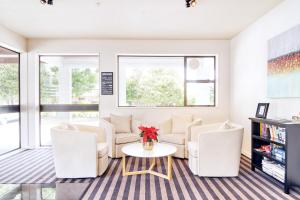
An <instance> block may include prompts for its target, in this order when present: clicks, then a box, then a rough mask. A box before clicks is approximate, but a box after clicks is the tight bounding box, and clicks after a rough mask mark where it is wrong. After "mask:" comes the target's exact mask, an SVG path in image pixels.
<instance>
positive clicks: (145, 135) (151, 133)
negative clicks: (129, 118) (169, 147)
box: [138, 126, 158, 150]
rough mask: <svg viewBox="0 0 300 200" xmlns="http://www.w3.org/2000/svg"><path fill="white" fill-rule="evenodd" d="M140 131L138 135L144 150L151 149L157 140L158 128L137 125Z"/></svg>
mask: <svg viewBox="0 0 300 200" xmlns="http://www.w3.org/2000/svg"><path fill="white" fill-rule="evenodd" d="M138 128H139V129H140V131H141V133H140V137H141V141H142V142H143V148H144V149H145V150H152V149H153V146H154V141H156V142H157V141H158V140H157V135H158V134H157V131H158V129H157V128H155V127H153V126H151V127H146V126H139V127H138Z"/></svg>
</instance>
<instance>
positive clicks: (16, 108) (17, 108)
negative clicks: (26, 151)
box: [0, 46, 22, 156]
mask: <svg viewBox="0 0 300 200" xmlns="http://www.w3.org/2000/svg"><path fill="white" fill-rule="evenodd" d="M0 48H2V49H6V50H8V51H11V52H13V53H15V54H17V56H18V99H19V104H18V105H0V114H10V113H18V115H19V120H18V121H19V147H18V148H16V149H12V150H10V151H7V152H5V153H2V154H0V156H1V155H5V154H7V153H10V152H12V151H15V150H18V149H20V148H21V137H22V135H21V53H20V52H17V51H14V50H12V49H9V48H6V47H3V46H0Z"/></svg>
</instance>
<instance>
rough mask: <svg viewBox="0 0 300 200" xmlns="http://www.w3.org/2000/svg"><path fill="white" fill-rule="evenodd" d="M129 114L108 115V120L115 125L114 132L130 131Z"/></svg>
mask: <svg viewBox="0 0 300 200" xmlns="http://www.w3.org/2000/svg"><path fill="white" fill-rule="evenodd" d="M131 118H132V117H131V115H130V116H119V115H113V114H111V115H110V121H111V123H112V124H113V125H114V126H115V130H116V133H131Z"/></svg>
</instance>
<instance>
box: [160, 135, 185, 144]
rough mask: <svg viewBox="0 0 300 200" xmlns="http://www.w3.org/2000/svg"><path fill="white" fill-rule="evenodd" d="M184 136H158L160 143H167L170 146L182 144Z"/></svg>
mask: <svg viewBox="0 0 300 200" xmlns="http://www.w3.org/2000/svg"><path fill="white" fill-rule="evenodd" d="M184 140H185V135H184V134H163V135H160V136H159V141H160V142H167V143H172V144H184Z"/></svg>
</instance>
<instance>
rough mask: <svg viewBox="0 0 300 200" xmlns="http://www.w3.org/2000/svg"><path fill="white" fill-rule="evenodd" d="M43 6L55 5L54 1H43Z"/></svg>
mask: <svg viewBox="0 0 300 200" xmlns="http://www.w3.org/2000/svg"><path fill="white" fill-rule="evenodd" d="M41 4H43V5H45V4H48V5H53V0H41Z"/></svg>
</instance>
